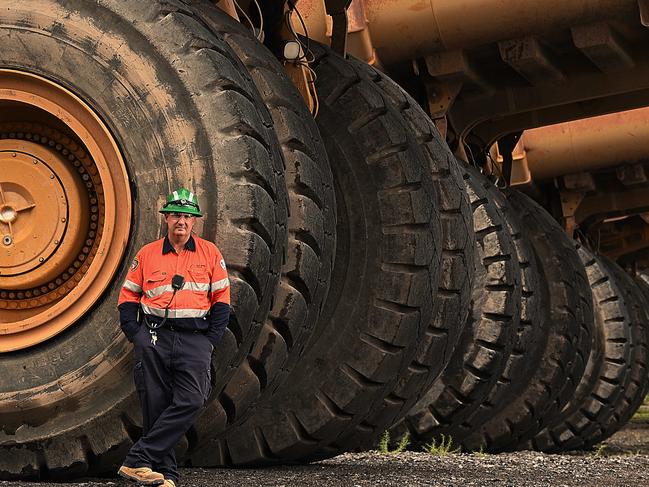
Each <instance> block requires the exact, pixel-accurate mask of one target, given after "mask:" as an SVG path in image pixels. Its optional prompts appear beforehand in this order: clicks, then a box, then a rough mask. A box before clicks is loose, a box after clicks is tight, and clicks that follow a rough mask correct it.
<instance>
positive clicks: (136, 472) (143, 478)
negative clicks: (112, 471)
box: [117, 465, 175, 487]
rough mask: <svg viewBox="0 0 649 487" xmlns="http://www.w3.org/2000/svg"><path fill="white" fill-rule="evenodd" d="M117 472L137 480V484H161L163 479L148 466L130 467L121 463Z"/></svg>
mask: <svg viewBox="0 0 649 487" xmlns="http://www.w3.org/2000/svg"><path fill="white" fill-rule="evenodd" d="M117 473H118V474H119V476H120V477H124V478H125V479H128V480H132V481H134V482H137V483H138V484H139V485H161V484H162V483H164V481H165V478H164V475H162V474H161V473H158V472H154V471H153V470H151V469H150V468H149V467H137V468H131V467H127V466H126V465H122V466H121V467H119V470H118V471H117ZM174 487H175V486H174Z"/></svg>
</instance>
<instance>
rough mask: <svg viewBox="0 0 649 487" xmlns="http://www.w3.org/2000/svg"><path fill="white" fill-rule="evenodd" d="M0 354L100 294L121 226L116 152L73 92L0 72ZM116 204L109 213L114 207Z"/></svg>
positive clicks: (123, 176)
mask: <svg viewBox="0 0 649 487" xmlns="http://www.w3.org/2000/svg"><path fill="white" fill-rule="evenodd" d="M2 105H6V107H5V110H4V112H5V113H15V114H16V115H15V116H16V120H6V117H3V121H0V352H8V351H12V350H18V349H22V348H26V347H30V346H33V345H35V344H38V343H41V342H43V341H45V340H47V339H48V338H51V337H53V336H55V335H57V334H59V333H60V332H61V331H63V330H65V329H66V328H68V327H69V326H71V325H73V324H74V323H75V322H76V321H77V320H78V319H79V318H81V316H83V314H84V313H86V312H87V311H88V310H89V309H90V307H91V306H92V305H93V304H94V303H95V302H96V301H97V300H98V299H99V298H100V297H101V296H102V295H103V294H104V292H105V291H106V289H107V287H108V286H109V285H110V283H111V281H112V279H113V278H114V276H115V273H116V271H117V269H118V267H119V264H120V263H121V261H122V259H123V255H124V251H125V248H126V243H127V240H128V235H129V229H130V223H131V221H130V220H131V195H130V189H129V184H128V176H127V173H126V168H125V165H124V161H123V158H122V156H121V153H120V151H119V149H118V146H117V144H116V143H115V140H114V139H113V137H112V136H111V134H110V132H109V130H108V129H107V127H106V126H105V125H104V123H103V122H102V121H101V119H100V118H99V117H98V116H97V115H96V114H95V113H94V112H93V110H92V109H91V108H90V107H89V106H88V105H87V104H86V103H85V102H83V101H82V100H81V99H80V98H79V97H77V96H76V95H74V94H73V93H72V92H70V91H68V90H67V89H65V88H64V87H62V86H60V85H58V84H56V83H53V82H51V81H49V80H47V79H45V78H42V77H40V76H37V75H34V74H30V73H24V72H19V71H14V70H2V69H0V108H2ZM118 209H119V211H118Z"/></svg>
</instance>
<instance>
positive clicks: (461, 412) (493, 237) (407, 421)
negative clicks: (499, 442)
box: [392, 167, 522, 447]
mask: <svg viewBox="0 0 649 487" xmlns="http://www.w3.org/2000/svg"><path fill="white" fill-rule="evenodd" d="M463 173H464V183H465V188H466V192H467V194H468V195H469V200H470V202H471V207H472V208H473V229H474V232H475V243H476V249H477V252H476V256H475V277H474V281H473V292H472V295H473V298H472V301H471V313H470V314H469V316H468V319H467V322H466V324H465V325H464V330H463V332H462V335H461V337H460V341H459V343H458V344H457V345H456V347H455V349H454V350H453V354H452V356H451V360H450V361H449V363H448V365H447V366H446V368H445V369H444V371H443V372H442V373H441V375H440V376H439V377H438V378H437V379H436V380H435V382H434V383H433V385H432V386H431V387H430V389H429V390H428V392H426V394H424V396H423V397H422V398H421V399H420V400H419V402H418V403H417V404H415V406H414V407H413V408H412V409H411V410H410V412H408V414H407V415H406V417H405V418H404V419H403V421H402V422H401V424H398V425H395V427H394V428H393V429H392V430H393V431H395V432H397V435H398V436H401V435H403V434H405V432H407V433H408V434H409V435H410V438H411V445H412V446H413V447H418V446H421V445H422V444H425V443H427V442H430V441H432V440H437V439H439V438H442V435H444V437H447V438H453V439H454V440H455V441H457V438H458V431H457V430H458V427H459V426H460V425H461V423H462V422H463V421H464V419H466V418H467V417H469V416H470V415H471V414H472V413H473V411H475V410H476V409H477V408H478V407H479V405H480V404H481V403H482V402H483V401H484V399H485V397H486V396H487V394H488V393H489V392H490V390H491V388H492V387H493V386H494V385H495V383H496V381H497V380H498V379H499V378H500V377H501V375H502V373H503V371H504V370H505V366H506V365H507V359H508V357H509V355H510V353H511V351H512V346H513V344H514V336H515V334H516V333H517V331H518V328H519V322H520V315H521V310H520V306H521V291H522V285H521V268H520V266H519V261H518V257H517V255H516V246H515V244H514V240H513V236H512V233H511V230H510V228H509V227H508V226H507V223H506V221H505V217H504V215H503V212H502V210H501V209H500V208H499V206H497V205H496V204H495V202H494V197H493V195H492V194H491V193H490V192H489V189H490V188H491V187H493V184H492V183H491V182H490V181H489V180H487V178H486V177H485V176H483V175H482V174H481V173H480V172H479V171H478V170H477V169H475V168H471V167H464V168H463ZM500 197H501V198H502V199H504V196H502V195H500Z"/></svg>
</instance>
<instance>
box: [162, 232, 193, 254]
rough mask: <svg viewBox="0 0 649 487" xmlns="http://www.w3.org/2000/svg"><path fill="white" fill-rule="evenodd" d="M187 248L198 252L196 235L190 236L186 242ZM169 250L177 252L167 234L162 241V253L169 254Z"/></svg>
mask: <svg viewBox="0 0 649 487" xmlns="http://www.w3.org/2000/svg"><path fill="white" fill-rule="evenodd" d="M185 250H189V251H190V252H196V242H195V241H194V237H193V236H191V235H190V236H189V240H187V243H186V244H185ZM169 252H175V250H174V246H173V245H171V242H170V241H169V237H168V236H167V237H165V239H164V242H163V243H162V255H165V254H168V253H169Z"/></svg>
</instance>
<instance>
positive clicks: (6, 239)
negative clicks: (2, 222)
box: [2, 235, 13, 246]
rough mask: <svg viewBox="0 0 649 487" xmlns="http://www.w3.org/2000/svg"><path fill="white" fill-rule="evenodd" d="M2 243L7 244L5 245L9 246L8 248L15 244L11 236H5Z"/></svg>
mask: <svg viewBox="0 0 649 487" xmlns="http://www.w3.org/2000/svg"><path fill="white" fill-rule="evenodd" d="M2 243H3V244H5V245H7V246H8V245H11V244H12V243H13V239H12V238H11V235H5V236H4V237H3V238H2Z"/></svg>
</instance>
